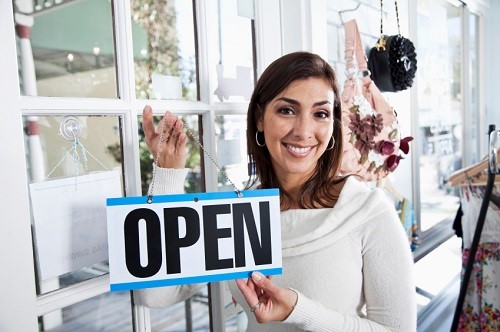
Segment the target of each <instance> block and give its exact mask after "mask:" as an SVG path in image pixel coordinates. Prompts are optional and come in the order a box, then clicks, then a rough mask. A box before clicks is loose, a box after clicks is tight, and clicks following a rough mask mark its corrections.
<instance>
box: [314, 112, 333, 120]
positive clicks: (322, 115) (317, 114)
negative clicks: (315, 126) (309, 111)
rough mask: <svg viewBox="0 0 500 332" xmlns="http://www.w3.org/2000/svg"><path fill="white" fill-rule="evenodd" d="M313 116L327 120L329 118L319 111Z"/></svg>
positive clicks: (325, 113) (328, 115) (326, 113)
mask: <svg viewBox="0 0 500 332" xmlns="http://www.w3.org/2000/svg"><path fill="white" fill-rule="evenodd" d="M315 116H316V117H317V118H320V119H328V118H329V117H330V113H329V112H326V111H319V112H316V113H315Z"/></svg>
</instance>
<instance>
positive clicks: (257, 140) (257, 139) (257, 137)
mask: <svg viewBox="0 0 500 332" xmlns="http://www.w3.org/2000/svg"><path fill="white" fill-rule="evenodd" d="M259 133H262V134H263V135H264V132H263V131H258V130H257V131H256V132H255V142H256V143H257V145H258V146H260V147H263V146H266V142H264V143H262V144H261V143H260V142H259V136H258V135H259Z"/></svg>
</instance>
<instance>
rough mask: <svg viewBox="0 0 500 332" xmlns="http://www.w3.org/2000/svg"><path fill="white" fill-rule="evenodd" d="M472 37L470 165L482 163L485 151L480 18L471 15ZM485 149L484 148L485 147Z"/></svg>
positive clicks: (470, 45)
mask: <svg viewBox="0 0 500 332" xmlns="http://www.w3.org/2000/svg"><path fill="white" fill-rule="evenodd" d="M469 17H470V36H469V40H470V43H469V47H470V51H469V59H470V64H469V66H470V68H469V70H470V88H471V91H470V111H471V114H470V120H471V124H470V130H468V132H470V135H471V136H470V139H471V142H470V145H469V150H470V154H471V160H470V161H469V162H470V164H474V163H476V162H478V161H480V159H479V158H480V156H479V151H481V150H483V149H481V147H480V145H479V144H480V143H481V142H480V140H479V137H478V134H479V119H480V118H481V116H480V114H479V90H480V88H481V86H480V83H479V40H480V38H479V17H478V16H477V15H475V14H470V16H469ZM483 148H484V147H483Z"/></svg>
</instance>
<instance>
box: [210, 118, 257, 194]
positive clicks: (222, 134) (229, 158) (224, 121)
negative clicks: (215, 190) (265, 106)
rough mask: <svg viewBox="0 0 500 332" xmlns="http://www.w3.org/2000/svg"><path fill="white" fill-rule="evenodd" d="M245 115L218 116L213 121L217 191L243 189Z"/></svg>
mask: <svg viewBox="0 0 500 332" xmlns="http://www.w3.org/2000/svg"><path fill="white" fill-rule="evenodd" d="M246 128H247V122H246V115H218V116H217V117H216V119H215V132H216V140H217V163H218V164H219V166H220V167H221V168H222V170H219V174H218V183H219V191H234V190H235V188H234V186H236V187H237V188H238V189H239V190H242V189H245V187H246V185H247V182H248V181H249V176H248V161H247V143H246Z"/></svg>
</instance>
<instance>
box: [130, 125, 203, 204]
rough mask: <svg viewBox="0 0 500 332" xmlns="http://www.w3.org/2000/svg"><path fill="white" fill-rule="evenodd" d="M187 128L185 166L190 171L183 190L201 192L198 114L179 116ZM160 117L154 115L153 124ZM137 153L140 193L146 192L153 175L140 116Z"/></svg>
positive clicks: (145, 193) (151, 161) (150, 155)
mask: <svg viewBox="0 0 500 332" xmlns="http://www.w3.org/2000/svg"><path fill="white" fill-rule="evenodd" d="M180 118H181V119H182V121H183V122H184V124H185V127H186V130H187V137H188V142H187V147H186V149H187V161H186V168H189V169H190V171H189V173H188V176H187V178H186V182H185V183H184V191H185V192H186V193H192V192H203V191H204V188H205V186H204V184H203V179H202V170H201V156H200V146H199V144H198V141H201V138H200V136H199V130H198V123H199V117H198V115H187V116H180ZM160 120H161V117H159V116H157V117H156V116H155V124H158V123H159V121H160ZM139 155H140V158H141V161H140V163H141V184H142V194H143V195H147V194H148V188H149V184H150V183H151V178H152V175H153V156H152V154H151V152H150V151H149V148H148V146H147V145H146V142H145V141H144V131H143V130H142V117H140V118H139Z"/></svg>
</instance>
